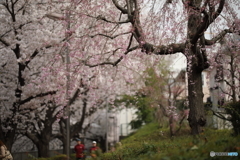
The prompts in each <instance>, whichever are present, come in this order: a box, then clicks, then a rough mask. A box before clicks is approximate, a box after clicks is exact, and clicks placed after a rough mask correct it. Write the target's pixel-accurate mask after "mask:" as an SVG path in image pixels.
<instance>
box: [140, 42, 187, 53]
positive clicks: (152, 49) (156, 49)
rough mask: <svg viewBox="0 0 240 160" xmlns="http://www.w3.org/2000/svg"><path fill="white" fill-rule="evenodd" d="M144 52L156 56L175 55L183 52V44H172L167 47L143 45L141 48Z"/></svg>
mask: <svg viewBox="0 0 240 160" xmlns="http://www.w3.org/2000/svg"><path fill="white" fill-rule="evenodd" d="M142 48H143V50H142V51H144V52H146V53H153V54H156V55H167V54H175V53H178V52H182V53H183V52H184V49H185V43H172V44H169V45H166V46H165V45H161V46H154V45H152V44H150V43H145V44H144V45H143V46H142Z"/></svg>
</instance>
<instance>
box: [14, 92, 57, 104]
mask: <svg viewBox="0 0 240 160" xmlns="http://www.w3.org/2000/svg"><path fill="white" fill-rule="evenodd" d="M53 94H56V91H49V92H46V93H40V94H37V95H35V96H30V97H28V98H26V99H24V100H22V101H20V102H19V105H22V104H25V103H27V102H30V101H31V100H32V99H35V98H38V97H44V96H47V95H53Z"/></svg>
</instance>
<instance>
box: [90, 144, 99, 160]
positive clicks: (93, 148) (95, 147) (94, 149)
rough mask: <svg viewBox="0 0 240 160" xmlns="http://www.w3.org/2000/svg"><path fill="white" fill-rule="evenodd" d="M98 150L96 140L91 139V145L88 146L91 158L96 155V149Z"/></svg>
mask: <svg viewBox="0 0 240 160" xmlns="http://www.w3.org/2000/svg"><path fill="white" fill-rule="evenodd" d="M97 150H99V147H98V146H97V142H96V141H93V142H92V147H91V148H90V155H91V157H92V158H95V157H97V155H96V151H97Z"/></svg>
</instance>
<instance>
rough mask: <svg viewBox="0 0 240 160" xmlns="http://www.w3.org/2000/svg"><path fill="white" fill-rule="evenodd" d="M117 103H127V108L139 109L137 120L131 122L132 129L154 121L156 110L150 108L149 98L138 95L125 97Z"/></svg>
mask: <svg viewBox="0 0 240 160" xmlns="http://www.w3.org/2000/svg"><path fill="white" fill-rule="evenodd" d="M117 103H125V105H126V107H135V108H137V111H136V115H137V118H136V119H135V120H132V121H131V122H130V125H131V127H132V128H134V129H136V128H139V127H141V126H142V124H143V123H150V122H152V121H153V111H154V108H151V107H150V103H149V99H148V97H146V96H144V95H142V94H137V95H135V96H129V95H123V96H122V98H121V99H120V100H118V101H117Z"/></svg>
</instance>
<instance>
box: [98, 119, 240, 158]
mask: <svg viewBox="0 0 240 160" xmlns="http://www.w3.org/2000/svg"><path fill="white" fill-rule="evenodd" d="M189 133H190V130H189V128H183V129H182V130H181V132H179V134H178V135H176V136H175V137H170V136H169V130H168V129H167V128H159V125H158V124H156V123H152V124H149V125H146V126H143V127H142V128H141V129H140V130H138V131H137V132H136V133H134V134H132V135H131V136H129V137H128V138H126V139H124V140H122V141H121V145H119V146H118V147H117V149H116V151H114V152H110V153H105V154H103V155H101V159H102V160H149V159H151V160H175V159H176V160H205V159H206V160H208V159H210V158H211V159H214V160H216V159H227V160H231V159H232V160H234V159H240V158H239V156H238V157H217V156H215V157H210V152H211V151H214V152H238V153H239V154H240V137H239V136H238V137H233V136H232V135H231V134H232V133H231V130H213V129H209V128H206V129H205V130H204V132H203V133H202V134H201V135H199V136H192V135H190V134H189Z"/></svg>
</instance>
